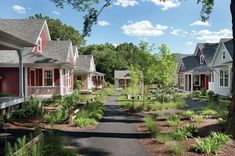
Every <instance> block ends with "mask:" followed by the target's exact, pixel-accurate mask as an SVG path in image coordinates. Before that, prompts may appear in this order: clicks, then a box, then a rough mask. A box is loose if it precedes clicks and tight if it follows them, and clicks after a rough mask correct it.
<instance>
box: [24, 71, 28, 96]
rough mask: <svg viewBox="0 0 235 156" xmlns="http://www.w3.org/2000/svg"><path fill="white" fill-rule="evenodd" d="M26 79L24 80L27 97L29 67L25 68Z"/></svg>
mask: <svg viewBox="0 0 235 156" xmlns="http://www.w3.org/2000/svg"><path fill="white" fill-rule="evenodd" d="M24 79H25V81H24V83H25V84H24V85H25V93H24V94H25V97H27V96H28V68H26V67H25V68H24Z"/></svg>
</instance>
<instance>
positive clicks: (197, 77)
mask: <svg viewBox="0 0 235 156" xmlns="http://www.w3.org/2000/svg"><path fill="white" fill-rule="evenodd" d="M193 84H194V85H195V86H199V85H200V75H193Z"/></svg>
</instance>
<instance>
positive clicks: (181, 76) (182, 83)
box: [180, 74, 184, 86]
mask: <svg viewBox="0 0 235 156" xmlns="http://www.w3.org/2000/svg"><path fill="white" fill-rule="evenodd" d="M183 85H184V75H182V74H180V86H183Z"/></svg>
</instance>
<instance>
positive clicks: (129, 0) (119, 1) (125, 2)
mask: <svg viewBox="0 0 235 156" xmlns="http://www.w3.org/2000/svg"><path fill="white" fill-rule="evenodd" d="M138 4H139V2H137V0H116V1H115V2H114V5H120V6H122V7H124V8H125V7H128V6H135V5H138Z"/></svg>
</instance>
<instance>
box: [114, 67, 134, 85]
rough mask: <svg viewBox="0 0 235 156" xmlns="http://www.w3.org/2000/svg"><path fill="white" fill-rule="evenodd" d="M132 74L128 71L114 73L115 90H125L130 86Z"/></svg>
mask: <svg viewBox="0 0 235 156" xmlns="http://www.w3.org/2000/svg"><path fill="white" fill-rule="evenodd" d="M130 79H131V77H130V72H129V71H128V70H115V71H114V85H115V88H125V87H128V86H129V84H130Z"/></svg>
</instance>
